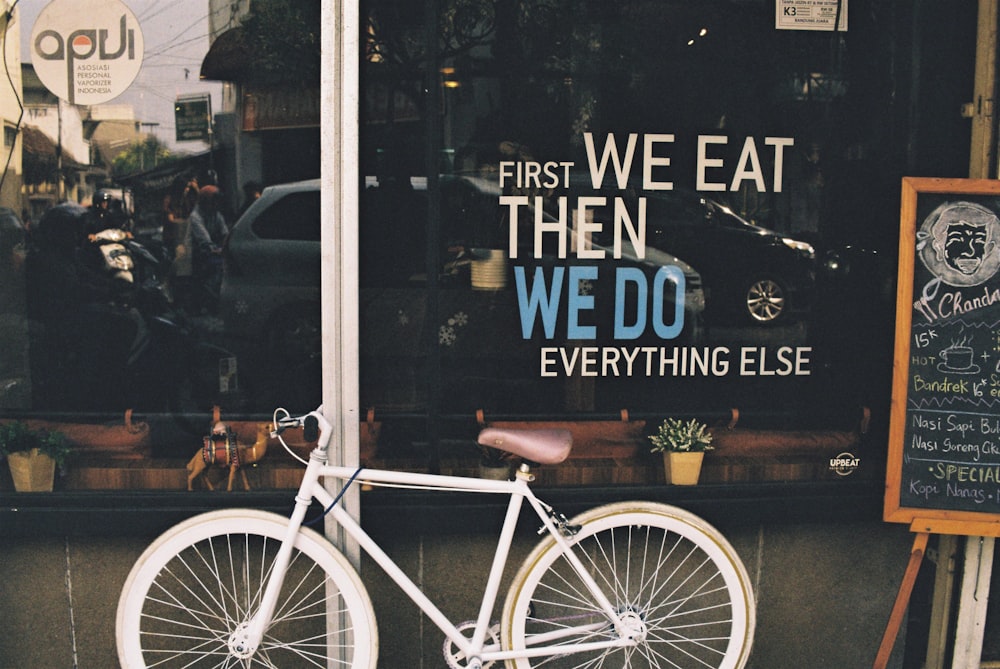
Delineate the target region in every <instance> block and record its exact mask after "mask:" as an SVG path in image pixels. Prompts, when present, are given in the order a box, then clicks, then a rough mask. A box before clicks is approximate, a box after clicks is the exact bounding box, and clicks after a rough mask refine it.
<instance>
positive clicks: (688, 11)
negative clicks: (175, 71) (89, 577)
mask: <svg viewBox="0 0 1000 669" xmlns="http://www.w3.org/2000/svg"><path fill="white" fill-rule="evenodd" d="M132 4H134V5H135V7H133V8H132V11H133V12H134V13H135V16H136V21H137V22H138V25H139V26H141V28H142V30H143V36H144V42H145V45H146V53H147V54H148V55H147V58H148V59H149V58H152V57H153V56H154V55H155V54H156V53H157V51H156V50H150V45H153V44H157V43H159V42H160V41H161V40H162V39H165V38H166V37H170V36H171V35H170V34H167V35H163V34H157V33H156V32H154V31H155V30H157V28H156V27H155V26H160V25H161V24H159V23H157V21H156V20H155V19H156V18H157V14H156V12H155V11H154V10H151V9H148V8H144V7H143V6H142V5H143V3H141V2H138V1H136V2H134V3H132ZM180 4H183V5H184V6H185V7H186V8H187V10H186V11H188V13H189V15H191V16H194V15H195V14H197V15H199V16H200V15H201V14H203V13H204V10H205V9H206V8H207V9H208V14H209V17H210V18H209V19H208V20H207V28H206V29H204V30H203V31H201V34H200V36H199V37H200V38H203V40H204V44H205V47H204V49H203V50H202V51H200V52H199V53H198V54H197V58H198V60H197V62H194V63H189V64H188V65H186V66H185V67H188V68H189V69H190V75H191V76H192V77H195V76H196V75H197V74H198V73H199V72H200V74H201V76H202V77H203V78H204V79H205V81H204V88H202V89H198V90H193V89H192V90H188V89H187V88H186V89H185V92H184V94H182V95H178V96H177V97H176V99H174V97H173V96H172V95H171V99H170V100H169V102H168V104H169V105H171V106H172V107H174V106H176V108H177V110H179V111H178V112H177V114H178V115H176V116H175V115H174V113H173V111H171V114H170V118H171V123H173V122H176V123H177V124H178V126H177V128H176V130H177V131H178V133H180V132H181V130H183V131H184V132H185V133H192V134H191V135H189V137H192V138H195V139H194V140H185V141H200V142H203V144H199V146H203V147H204V150H202V151H199V152H197V153H194V152H190V153H188V155H185V156H183V158H182V159H180V160H177V157H178V156H177V155H176V154H177V153H179V151H174V152H173V154H175V155H172V156H170V155H164V154H163V153H160V152H158V151H157V147H155V146H152V147H147V148H148V149H150V150H146V151H144V150H142V146H143V143H142V142H136V145H137V148H136V149H135V151H134V156H133V157H132V158H133V162H132V163H129V164H128V165H127V166H123V165H124V164H119V167H109V168H108V169H107V170H106V171H105V172H97V171H95V170H93V169H91V167H92V166H93V164H96V163H93V160H94V159H95V156H98V157H99V156H101V155H102V154H101V151H108V150H110V149H109V147H111V146H112V145H113V143H114V139H113V138H110V137H105V138H103V139H102V134H101V133H102V132H107V131H108V127H109V125H108V124H102V123H99V122H98V121H99V120H100V117H101V114H102V113H106V110H107V108H105V107H102V106H101V105H100V104H94V105H87V104H80V103H79V102H75V103H72V104H71V103H68V102H67V101H65V100H62V99H61V98H59V96H58V95H55V94H52V93H50V92H48V91H47V90H46V89H45V86H44V85H43V82H41V81H39V80H38V78H37V77H34V76H33V75H31V65H29V63H30V60H31V59H30V57H26V58H25V68H24V70H23V72H24V76H23V77H22V78H23V81H24V83H23V87H24V100H25V107H26V109H28V110H29V111H30V114H29V120H30V122H25V123H24V124H23V126H22V127H21V128H20V129H19V132H20V137H21V138H22V139H23V144H24V145H25V146H24V156H25V161H24V167H23V170H22V176H21V181H22V184H21V185H20V186H19V188H20V191H19V192H18V193H17V194H16V195H13V196H10V197H8V194H9V193H10V189H9V186H8V185H7V184H4V186H3V190H2V191H0V194H2V195H3V196H4V198H5V200H4V203H7V202H9V203H10V205H11V206H8V210H6V211H9V212H10V215H9V216H7V215H6V214H3V213H0V226H3V227H0V234H2V235H3V236H2V237H0V242H2V243H3V246H2V248H0V250H2V251H3V265H2V267H3V269H2V271H3V272H4V273H5V276H6V275H7V274H10V276H11V278H10V279H9V280H7V279H4V280H3V281H2V282H0V295H2V299H3V303H2V307H3V309H2V311H3V314H4V315H3V320H2V321H0V323H2V327H0V333H2V337H3V339H2V342H3V346H4V350H5V351H7V352H9V355H5V356H4V357H3V358H2V359H0V380H2V382H3V386H2V387H0V407H2V409H3V412H4V413H3V418H4V420H5V421H8V422H9V421H13V420H23V421H27V422H28V423H29V424H31V425H40V426H43V427H50V428H51V427H55V428H58V429H60V430H62V431H64V432H67V433H68V434H70V435H71V436H72V437H73V438H74V439H76V440H77V441H79V442H80V443H81V444H82V445H81V447H80V449H79V451H80V454H81V459H79V460H77V462H78V465H77V466H76V467H75V468H73V469H71V472H70V474H69V476H68V477H67V478H66V479H64V480H63V481H62V482H61V483H58V484H57V485H58V486H61V487H62V488H64V489H92V488H105V489H120V488H123V489H147V488H167V489H178V490H182V489H185V488H186V487H187V483H188V481H187V473H186V470H185V464H186V463H187V462H188V460H189V459H190V458H192V457H197V456H198V454H199V453H200V449H202V446H203V439H204V438H205V437H206V436H207V435H208V434H209V432H210V431H211V430H212V429H213V426H214V425H215V424H216V423H217V422H222V423H225V424H226V425H228V426H230V428H231V429H232V430H233V431H235V432H237V433H238V438H239V440H240V442H241V443H244V444H251V443H253V442H255V441H256V440H257V439H258V430H257V428H258V424H259V423H261V422H264V421H266V420H268V419H269V417H270V414H271V411H272V410H273V408H274V407H275V406H279V405H280V406H286V407H289V408H290V409H292V410H301V411H306V410H308V409H311V408H313V407H314V406H316V405H317V404H319V402H320V397H321V388H322V375H321V370H320V366H319V362H320V359H321V342H322V337H321V319H320V304H321V302H320V300H321V296H320V289H319V286H320V275H321V272H322V269H323V268H322V265H321V242H320V237H321V235H320V232H321V230H320V220H321V219H320V197H319V196H320V181H319V180H318V177H319V174H320V155H319V148H318V147H319V145H320V142H319V137H320V132H319V127H320V123H321V121H322V120H321V119H320V113H319V100H320V95H319V92H320V91H319V72H320V68H319V64H320V51H319V42H318V37H319V35H318V29H319V28H318V27H319V26H320V24H321V22H320V20H319V6H320V3H319V2H318V0H315V1H312V2H307V3H300V2H292V1H291V0H260V1H257V2H253V3H245V4H247V5H248V6H247V7H241V8H239V10H238V11H235V12H233V11H230V10H231V9H232V7H231V5H232V3H229V2H222V1H221V0H218V1H216V0H204V1H201V0H199V2H193V1H192V2H186V3H180ZM841 9H842V11H843V12H845V13H846V28H845V29H844V30H841V31H833V30H830V29H825V30H797V29H788V27H787V26H785V27H780V28H779V27H776V14H775V12H776V3H775V2H774V1H773V0H749V1H748V0H713V1H712V2H698V3H663V2H658V1H653V0H626V1H624V2H616V3H607V2H604V1H603V0H599V1H583V2H581V1H580V0H424V1H423V2H412V1H411V0H365V1H364V2H362V3H361V16H362V19H363V28H362V30H363V38H362V54H361V73H360V74H361V82H362V84H361V91H360V95H359V105H360V117H361V126H360V135H361V140H360V142H361V145H360V149H361V161H360V166H359V170H360V174H359V178H360V184H361V192H360V193H359V202H360V217H359V221H358V236H359V249H360V259H359V264H360V277H359V281H360V311H359V314H358V325H359V330H360V377H361V380H360V404H361V406H360V409H361V414H362V416H363V417H364V421H365V424H364V425H363V426H362V437H363V439H362V457H363V458H366V459H367V460H369V461H380V462H384V463H386V464H388V465H390V466H412V467H417V468H430V469H435V470H438V469H442V468H449V467H450V468H452V469H455V470H461V471H465V469H466V468H467V467H468V466H470V465H469V463H470V462H471V463H472V465H474V464H475V461H476V460H477V459H478V452H479V451H478V450H477V449H476V448H475V446H474V442H473V436H474V434H475V432H476V430H478V428H479V427H480V426H482V425H483V424H489V423H496V422H504V423H517V424H541V423H551V422H553V421H555V422H559V423H562V424H568V425H572V426H573V428H574V430H575V434H577V435H578V437H579V444H580V449H579V457H580V458H581V459H582V460H586V461H587V462H585V463H583V464H581V465H580V468H581V470H582V469H583V468H585V466H586V467H592V468H591V469H589V470H586V471H585V472H583V473H579V472H578V473H577V474H574V475H571V476H567V477H564V478H562V479H559V480H560V481H564V480H565V481H569V482H573V483H592V484H599V485H606V484H615V483H653V482H656V481H658V480H660V479H659V478H658V477H662V474H661V473H659V470H657V469H655V468H654V466H653V461H652V460H651V456H650V455H649V453H648V450H649V449H648V447H649V442H648V441H647V436H648V435H649V434H651V433H652V432H653V431H654V430H655V427H656V425H657V424H659V422H660V421H662V420H663V419H665V418H668V417H684V418H689V417H696V418H698V419H699V420H703V421H705V422H707V423H709V424H710V425H712V426H713V427H716V428H717V429H718V430H719V434H720V435H722V436H720V438H719V443H720V447H719V448H717V449H716V453H714V454H713V455H712V457H714V458H715V461H714V462H715V467H716V468H715V469H714V470H712V472H713V473H711V474H710V478H709V482H713V483H725V482H730V481H741V482H748V483H756V482H765V481H770V480H805V481H809V480H820V479H834V480H835V479H837V477H839V476H842V475H843V472H842V471H836V470H835V468H833V467H832V466H831V465H829V462H830V458H831V457H833V456H836V455H839V454H842V453H850V454H852V455H857V456H858V458H859V459H860V460H861V461H862V462H863V463H866V465H867V468H866V469H864V471H863V472H860V473H859V475H865V476H868V477H869V478H870V479H871V480H877V479H879V478H880V477H881V472H879V471H878V464H877V460H878V458H879V451H882V450H884V448H882V445H883V444H884V434H882V432H881V430H883V428H884V424H885V422H886V421H887V418H888V404H889V388H890V371H891V364H892V363H891V361H892V335H893V312H894V299H895V290H894V281H895V273H896V260H895V253H896V243H897V231H898V225H899V213H898V207H899V202H898V191H899V179H900V177H901V176H903V175H904V174H910V175H934V176H953V177H960V176H964V175H965V171H966V170H967V166H968V159H969V153H968V148H967V147H968V123H967V121H966V120H964V119H961V118H959V117H958V115H957V114H956V113H955V110H956V109H958V108H959V107H960V104H961V103H963V102H966V98H967V97H968V96H969V95H970V91H971V90H972V74H973V61H974V53H973V50H974V35H975V20H976V11H975V3H973V2H962V3H958V5H956V6H955V7H950V8H949V10H948V17H947V20H945V19H944V17H939V18H941V20H940V21H935V20H934V18H935V17H934V16H932V14H933V13H934V12H936V11H944V10H936V9H932V8H929V7H926V6H923V5H921V10H920V11H921V13H920V15H917V14H916V11H917V10H916V9H915V8H914V7H912V6H911V3H908V2H889V3H885V2H875V1H874V0H852V1H851V2H849V3H848V2H844V3H842V5H841ZM25 17H26V15H25ZM31 18H32V21H33V19H34V16H32V17H31ZM185 25H186V24H185ZM19 27H20V31H21V38H22V40H24V41H25V43H26V44H28V45H29V47H28V48H27V49H26V53H28V54H29V56H30V43H31V40H30V39H25V35H28V36H30V35H31V34H32V27H33V26H32V22H29V21H28V20H26V18H25V19H22V23H21V24H20V26H19ZM932 27H933V28H934V30H932ZM793 28H794V26H793ZM827 28H829V27H827ZM935 30H936V31H937V32H935ZM940 31H947V32H948V34H947V35H942V34H941V32H940ZM168 32H169V31H168ZM278 37H280V39H278ZM153 65H155V62H149V60H147V63H146V65H145V67H147V68H150V67H152V66H153ZM144 72H145V70H144ZM140 81H141V80H140ZM203 92H204V93H207V97H206V96H205V95H202V93H203ZM202 105H207V107H208V109H207V110H205V111H208V112H209V113H210V116H211V118H212V121H213V122H212V124H211V125H210V126H207V127H205V128H203V130H204V131H205V133H206V134H205V135H204V136H202V135H200V134H199V132H201V129H200V126H199V125H198V119H199V118H200V117H201V115H202V113H203V112H202V111H199V110H202V109H203V107H202ZM102 110H104V111H102ZM0 111H2V112H3V114H4V119H5V128H6V122H7V121H14V120H16V116H17V115H16V114H14V113H11V112H10V111H9V110H6V109H5V108H2V107H0ZM136 113H137V114H141V113H143V112H142V110H136ZM60 118H61V119H63V121H62V122H63V123H64V125H65V124H66V123H67V121H66V119H74V123H77V125H79V130H80V132H79V137H74V138H73V139H72V141H71V140H70V139H69V138H68V137H67V136H66V135H65V134H64V135H63V139H62V142H61V143H60V142H58V141H53V139H52V136H51V132H49V131H50V130H51V128H55V127H57V125H58V119H60ZM134 121H135V126H136V127H137V128H138V129H139V130H140V131H141V130H142V129H143V125H145V126H146V129H147V130H149V129H151V128H155V126H153V125H151V123H153V121H149V122H147V120H146V119H143V118H139V117H138V116H136V117H135V118H134ZM102 127H103V130H102ZM85 130H86V132H85ZM47 132H49V134H46V133H47ZM64 132H65V131H64ZM87 133H90V134H89V135H88V134H87ZM147 134H148V133H147ZM154 134H155V133H154ZM139 136H142V133H139ZM6 138H7V134H6V133H5V140H6ZM56 139H58V137H57V138H56ZM29 140H31V141H29ZM85 140H86V141H85ZM109 164H110V163H109ZM52 174H57V175H58V177H57V178H53V177H52V176H51V175H52ZM195 186H196V187H197V191H195V190H194V188H193V187H195ZM206 186H209V187H208V188H206ZM213 189H214V191H213ZM104 197H106V198H107V201H108V203H109V209H108V212H109V213H107V214H104V217H103V218H102V217H100V216H99V214H101V211H98V210H97V205H98V204H99V199H100V198H104ZM67 200H68V201H70V202H72V203H74V204H72V205H59V206H55V205H57V204H58V203H60V202H63V201H67ZM15 202H16V204H14V203H15ZM196 206H197V209H195V207H196ZM3 211H5V210H0V212H3ZM217 212H218V213H219V214H220V215H221V216H222V219H223V220H224V222H225V224H226V228H227V230H226V231H225V233H224V234H219V235H217V236H215V237H213V236H212V235H211V232H212V227H213V225H215V222H216V221H217V217H216V213H217ZM5 216H6V218H5ZM116 217H121V218H120V219H119V218H116ZM112 219H113V222H114V224H113V225H112V224H111V223H110V222H111V221H112ZM4 221H6V223H5V222H4ZM106 222H108V223H109V224H108V225H104V223H106ZM199 224H203V225H204V231H205V233H206V235H204V236H201V237H199V236H198V232H199V231H200V228H199V227H198V225H199ZM109 227H110V228H115V229H119V230H122V229H125V230H127V231H128V232H129V233H130V235H131V238H130V239H127V240H120V239H119V240H100V239H91V238H90V237H89V236H88V235H90V236H94V235H97V233H99V232H100V231H101V230H103V229H106V228H109ZM193 228H194V229H195V236H194V237H191V236H190V231H191V230H192V229H193ZM189 239H197V240H200V241H201V242H202V243H200V244H193V243H191V242H189V241H188V240H189ZM43 247H44V248H43ZM120 258H125V259H127V261H128V262H131V263H132V266H131V267H129V268H116V266H115V262H117V259H120ZM81 262H86V263H90V264H89V265H77V264H75V263H81ZM123 262H124V260H123ZM101 263H103V264H101ZM81 267H82V268H83V269H80V268H81ZM122 273H125V274H127V275H128V276H125V274H122ZM97 279H100V280H99V281H97ZM216 407H218V408H217V409H216ZM725 430H728V432H725V433H724V431H725ZM726 434H728V435H729V436H728V437H727V436H725V435H726ZM733 434H735V435H737V437H739V438H735V437H733V436H732V435H733ZM726 439H729V440H730V441H729V442H728V443H729V446H728V448H729V449H730V450H729V451H728V452H727V451H726V449H725V448H723V446H724V445H725V442H726ZM755 440H756V441H755ZM816 443H819V444H821V446H820V447H818V448H813V447H811V446H810V444H816ZM753 444H765V445H766V446H767V448H769V449H771V450H766V449H765V451H766V452H765V451H758V452H754V448H755V446H754V445H753ZM303 448H305V446H304V445H303ZM284 457H285V456H284V454H282V453H280V452H279V453H278V454H277V455H275V454H274V452H273V451H272V454H271V456H270V457H269V458H268V460H265V461H262V462H261V463H259V464H258V465H257V466H256V467H253V468H250V467H248V468H247V471H248V472H249V473H250V475H251V476H250V483H249V485H250V487H251V488H256V489H262V488H268V487H282V486H285V485H288V483H289V480H290V479H289V476H290V475H286V473H283V471H284V470H282V469H281V468H280V467H279V464H280V462H281V461H282V460H281V458H284ZM612 460H613V461H614V465H613V466H607V463H608V462H609V461H612ZM594 463H598V464H597V465H595V464H594ZM601 463H603V464H601ZM868 463H870V464H868ZM598 467H603V469H601V470H600V471H599V472H598V471H597V469H596V468H598ZM863 467H865V465H863ZM623 471H628V472H630V473H628V474H627V475H622V474H621V472H623ZM254 477H256V478H254ZM555 480H556V479H553V481H555ZM550 482H552V481H550ZM0 483H2V486H3V487H4V488H5V489H9V487H10V483H9V481H8V480H7V479H0ZM192 484H193V486H194V487H199V486H202V487H203V482H202V481H201V479H198V480H195V481H193V482H192Z"/></svg>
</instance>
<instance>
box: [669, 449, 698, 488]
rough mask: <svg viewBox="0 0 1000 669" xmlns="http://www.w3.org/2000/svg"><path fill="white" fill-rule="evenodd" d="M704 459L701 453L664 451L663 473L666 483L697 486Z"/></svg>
mask: <svg viewBox="0 0 1000 669" xmlns="http://www.w3.org/2000/svg"><path fill="white" fill-rule="evenodd" d="M704 457H705V453H704V452H703V451H693V452H690V451H689V452H681V451H664V453H663V472H664V474H665V475H666V480H667V483H672V484H674V485H695V484H697V483H698V477H699V475H700V474H701V461H702V460H703V459H704Z"/></svg>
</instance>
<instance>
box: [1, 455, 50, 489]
mask: <svg viewBox="0 0 1000 669" xmlns="http://www.w3.org/2000/svg"><path fill="white" fill-rule="evenodd" d="M7 463H8V464H9V465H10V475H11V478H13V479H14V490H16V491H18V492H52V482H53V481H54V480H55V474H56V462H55V460H53V459H52V458H50V457H49V456H47V455H45V454H44V453H40V452H39V451H38V449H37V448H33V449H31V450H30V451H23V452H18V453H10V454H8V455H7Z"/></svg>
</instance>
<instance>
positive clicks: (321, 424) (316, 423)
mask: <svg viewBox="0 0 1000 669" xmlns="http://www.w3.org/2000/svg"><path fill="white" fill-rule="evenodd" d="M278 411H282V412H284V410H283V409H280V410H278ZM278 411H276V412H275V417H274V420H273V421H272V423H271V427H272V429H271V438H276V437H278V436H280V435H281V433H282V432H284V431H285V430H287V429H289V428H298V427H301V428H302V438H303V439H305V441H307V442H309V441H316V440H318V439H319V437H320V434H321V433H322V432H326V431H327V430H329V428H330V422H329V421H328V420H327V419H326V417H325V416H323V407H322V406H321V407H319V408H317V409H316V410H315V411H310V412H309V413H307V414H304V415H302V416H290V415H288V414H287V412H285V416H284V417H281V418H279V417H278V415H277V414H278Z"/></svg>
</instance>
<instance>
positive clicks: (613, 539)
mask: <svg viewBox="0 0 1000 669" xmlns="http://www.w3.org/2000/svg"><path fill="white" fill-rule="evenodd" d="M570 525H571V526H579V531H578V532H577V534H576V535H575V536H573V537H571V538H569V539H568V541H569V543H570V544H571V546H572V547H573V549H574V552H575V553H576V554H577V555H578V556H579V557H580V559H581V561H582V562H583V564H584V566H585V567H586V569H587V570H588V572H589V573H590V575H591V576H592V577H593V578H594V580H595V581H596V583H597V584H598V586H599V587H600V588H601V589H602V590H603V591H604V594H605V595H606V596H607V597H608V599H609V600H610V601H611V604H612V605H613V606H614V607H615V608H616V610H617V611H618V612H619V613H620V614H627V615H630V616H632V617H633V619H634V620H636V621H638V622H637V624H639V625H641V626H642V627H643V628H644V629H645V632H644V636H643V638H642V639H641V640H640V641H639V643H638V644H636V645H634V646H630V647H624V648H614V649H604V650H599V651H589V652H586V651H585V652H571V649H570V648H568V646H571V645H573V644H575V643H581V642H593V641H605V640H609V639H613V638H616V637H617V634H616V633H615V630H614V627H613V625H611V624H610V622H609V621H608V620H607V617H606V615H605V614H604V613H603V611H602V610H601V609H600V607H599V606H597V605H596V604H595V603H594V602H593V601H592V599H593V598H592V596H591V595H590V594H589V593H588V592H587V590H586V588H585V587H584V586H583V584H582V581H581V580H580V578H579V576H577V575H576V574H575V572H573V570H572V567H571V566H570V563H569V562H568V561H567V559H566V558H565V557H564V554H563V553H562V551H561V549H560V548H559V546H558V545H557V544H556V542H555V540H554V539H553V538H552V537H551V536H547V537H546V538H544V539H543V540H542V541H541V542H540V543H539V544H538V546H537V547H535V549H534V550H533V551H532V552H531V553H530V554H529V555H528V557H527V558H526V559H525V561H524V563H523V564H522V566H521V568H520V570H519V571H518V573H517V574H516V575H515V577H514V579H513V581H512V583H511V586H510V590H509V591H508V594H507V599H506V601H505V602H504V609H503V617H502V619H501V627H502V629H501V643H502V644H503V646H504V648H505V650H524V649H525V648H528V647H529V639H530V637H531V636H532V635H536V634H546V633H556V634H564V635H565V636H563V637H562V638H560V639H558V640H552V639H550V640H549V641H548V642H547V643H548V644H549V645H559V646H567V648H566V653H561V654H559V655H556V656H546V657H539V658H519V659H514V660H509V661H508V663H507V666H508V668H509V669H529V668H530V667H545V668H546V669H568V668H570V667H609V666H615V667H619V666H627V667H631V668H633V669H642V668H644V667H671V668H673V669H682V668H687V667H698V668H699V669H704V668H706V667H711V668H713V669H741V668H742V667H743V666H744V665H745V664H746V662H747V660H748V659H749V656H750V648H751V645H752V643H753V632H754V626H755V623H756V612H755V608H754V598H753V590H752V587H751V583H750V579H749V577H748V575H747V571H746V568H745V567H744V566H743V563H742V561H741V560H740V558H739V556H738V555H737V553H736V551H735V550H733V548H732V546H731V545H730V544H729V542H728V541H726V539H725V537H723V536H722V534H720V533H719V532H718V530H716V529H715V528H714V527H712V526H711V525H709V524H708V523H706V522H705V521H704V520H702V519H701V518H699V517H698V516H696V515H694V514H692V513H689V512H687V511H684V510H682V509H678V508H675V507H672V506H668V505H665V504H657V503H652V502H621V503H615V504H608V505H605V506H601V507H597V508H595V509H591V510H590V511H587V512H584V513H583V514H581V515H579V516H578V517H576V518H574V519H573V520H571V521H570ZM571 621H572V622H571ZM571 625H573V626H576V627H577V631H576V632H568V630H569V629H570V628H571ZM583 627H587V629H586V630H584V629H583Z"/></svg>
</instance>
